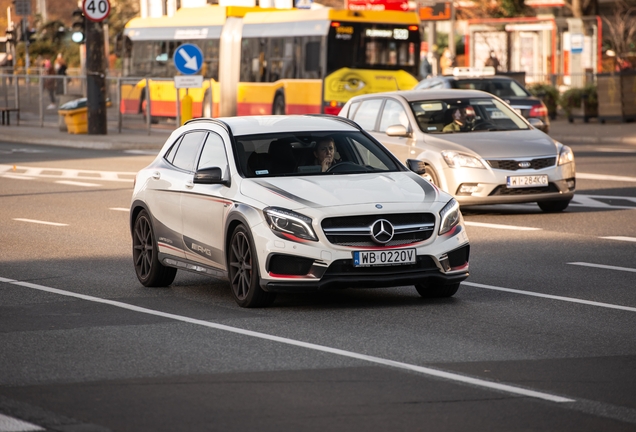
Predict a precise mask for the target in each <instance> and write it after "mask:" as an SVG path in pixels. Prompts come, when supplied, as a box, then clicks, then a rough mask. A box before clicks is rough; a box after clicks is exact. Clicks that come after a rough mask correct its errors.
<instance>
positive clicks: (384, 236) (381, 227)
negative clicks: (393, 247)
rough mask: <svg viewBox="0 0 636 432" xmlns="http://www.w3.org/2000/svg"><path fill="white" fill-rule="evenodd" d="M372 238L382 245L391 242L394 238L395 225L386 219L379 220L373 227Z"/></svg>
mask: <svg viewBox="0 0 636 432" xmlns="http://www.w3.org/2000/svg"><path fill="white" fill-rule="evenodd" d="M371 237H373V240H375V241H376V242H377V243H380V244H386V243H388V242H390V241H391V239H392V238H393V225H391V222H389V221H388V220H386V219H378V220H377V221H375V222H374V223H373V225H371Z"/></svg>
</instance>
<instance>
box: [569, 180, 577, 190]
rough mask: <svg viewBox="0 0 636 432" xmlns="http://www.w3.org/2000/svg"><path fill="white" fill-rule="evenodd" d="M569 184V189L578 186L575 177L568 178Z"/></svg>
mask: <svg viewBox="0 0 636 432" xmlns="http://www.w3.org/2000/svg"><path fill="white" fill-rule="evenodd" d="M567 184H568V190H573V189H574V187H575V186H576V180H575V179H568V180H567Z"/></svg>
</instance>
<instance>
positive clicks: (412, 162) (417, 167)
mask: <svg viewBox="0 0 636 432" xmlns="http://www.w3.org/2000/svg"><path fill="white" fill-rule="evenodd" d="M406 166H407V167H408V169H410V170H411V171H413V172H414V173H415V174H417V175H422V174H424V173H425V172H426V164H425V163H424V162H422V161H421V160H418V159H407V160H406Z"/></svg>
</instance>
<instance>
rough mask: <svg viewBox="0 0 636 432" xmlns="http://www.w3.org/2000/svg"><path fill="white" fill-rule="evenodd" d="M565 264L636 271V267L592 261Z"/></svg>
mask: <svg viewBox="0 0 636 432" xmlns="http://www.w3.org/2000/svg"><path fill="white" fill-rule="evenodd" d="M634 241H636V239H634ZM567 264H570V265H576V266H583V267H595V268H601V269H607V270H619V271H626V272H633V273H636V269H634V268H629V267H616V266H609V265H604V264H592V263H586V262H571V263H567Z"/></svg>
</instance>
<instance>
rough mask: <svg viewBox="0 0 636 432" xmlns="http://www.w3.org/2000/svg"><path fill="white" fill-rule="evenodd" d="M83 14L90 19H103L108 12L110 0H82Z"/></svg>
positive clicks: (97, 20)
mask: <svg viewBox="0 0 636 432" xmlns="http://www.w3.org/2000/svg"><path fill="white" fill-rule="evenodd" d="M82 10H83V11H84V16H85V17H86V18H88V19H89V20H91V21H95V22H100V21H104V20H105V19H106V18H107V17H108V14H110V2H109V1H108V0H84V1H83V2H82Z"/></svg>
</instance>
